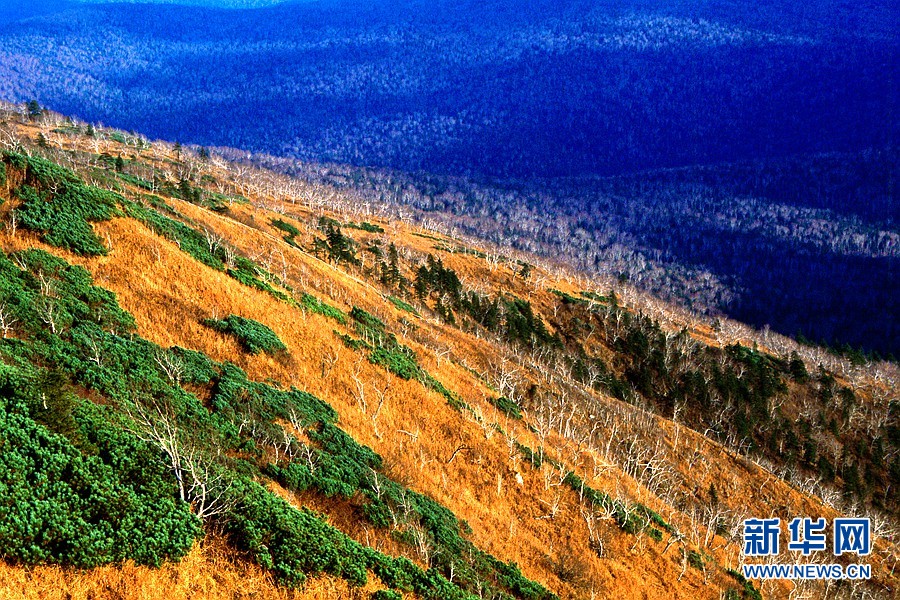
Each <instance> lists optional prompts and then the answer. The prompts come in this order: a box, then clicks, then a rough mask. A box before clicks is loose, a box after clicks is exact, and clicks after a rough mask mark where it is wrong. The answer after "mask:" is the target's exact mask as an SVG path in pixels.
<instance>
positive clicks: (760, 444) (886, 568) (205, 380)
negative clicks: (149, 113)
mask: <svg viewBox="0 0 900 600" xmlns="http://www.w3.org/2000/svg"><path fill="white" fill-rule="evenodd" d="M0 119H2V124H0V146H2V161H0V164H2V165H3V167H2V169H0V175H2V178H0V196H2V199H3V203H2V206H0V219H2V222H3V230H2V232H0V244H2V251H3V253H2V256H0V333H2V339H0V390H2V392H0V403H2V406H3V409H2V411H0V431H2V438H0V444H2V450H3V451H2V453H0V464H2V465H3V468H0V484H2V486H3V488H4V489H5V490H7V491H6V492H5V495H6V496H8V498H10V499H11V501H8V502H4V503H3V505H2V506H0V555H2V557H3V562H2V564H0V596H3V597H13V598H19V597H22V598H30V597H35V598H37V597H41V598H55V597H79V598H80V597H84V598H88V597H102V596H104V595H115V596H117V597H125V598H145V597H151V598H152V597H155V598H171V597H182V598H194V597H206V598H220V597H221V598H224V597H236V596H237V597H251V596H253V595H256V596H258V597H284V598H291V597H297V598H375V599H378V600H386V599H396V598H398V597H399V598H441V599H444V598H460V599H463V598H465V599H468V598H498V599H500V598H520V599H527V600H550V599H552V598H599V597H621V598H641V597H656V598H729V599H738V598H746V599H750V598H760V597H765V598H780V597H787V596H788V594H790V593H791V592H792V589H793V588H791V586H790V585H785V584H780V583H763V582H750V581H746V580H744V579H743V578H742V577H741V576H740V575H739V573H738V570H739V565H740V564H741V562H742V560H743V557H742V555H741V550H742V548H741V543H740V540H741V522H742V520H743V519H744V518H748V517H752V516H769V515H775V516H780V517H781V518H782V519H783V520H784V519H790V518H792V517H794V516H810V517H818V516H823V517H827V518H829V519H830V518H834V517H835V516H838V515H848V514H852V515H866V516H870V517H871V518H872V519H873V523H875V534H876V536H877V539H876V542H875V548H874V551H873V553H872V555H871V556H870V557H868V559H867V560H868V561H869V562H870V563H871V564H872V565H873V579H872V580H871V581H869V582H861V583H854V584H851V583H849V582H847V583H840V584H838V583H831V584H828V585H827V586H826V585H824V584H821V583H816V582H803V583H802V584H798V588H797V591H795V593H802V594H807V595H810V596H827V597H834V598H841V597H846V598H850V597H863V596H865V597H884V598H888V597H892V596H893V595H894V594H896V590H897V589H898V585H900V579H898V575H897V573H896V568H897V561H898V558H900V551H898V542H897V535H898V530H897V526H898V525H900V522H898V518H897V515H898V511H900V505H898V502H897V496H896V493H895V492H894V490H895V489H896V488H897V485H898V484H900V436H898V432H900V423H898V419H900V398H898V397H897V392H896V390H897V377H898V371H897V366H896V364H895V363H890V362H874V361H871V360H865V359H863V360H862V361H851V360H850V359H849V358H847V357H841V356H839V355H835V354H833V353H830V352H828V351H826V350H824V349H822V348H819V347H815V346H807V345H802V344H798V343H797V342H796V341H794V340H792V339H790V338H787V337H784V336H781V335H777V334H775V333H772V332H771V331H755V330H752V329H751V328H749V327H746V326H743V325H740V324H738V323H736V322H733V321H730V320H728V319H719V320H716V321H714V320H712V319H707V318H702V317H699V316H697V315H695V314H691V313H689V312H687V311H684V310H682V309H678V308H675V307H674V306H672V305H668V304H665V303H663V302H661V301H659V300H657V299H654V298H653V297H650V296H648V295H646V294H643V293H639V292H637V291H636V290H635V288H633V287H631V286H629V285H628V284H627V283H626V282H622V281H619V280H618V279H615V278H610V279H591V278H588V277H586V276H585V275H583V274H581V273H579V272H577V271H575V270H572V269H568V268H565V267H564V266H562V265H560V264H552V263H547V262H545V261H543V260H541V259H540V258H538V257H535V256H533V255H529V254H525V253H522V252H517V251H514V250H511V249H509V248H506V249H504V248H500V247H497V246H494V245H491V244H488V243H485V242H483V241H479V240H477V239H470V238H462V237H451V236H448V235H446V234H443V233H439V232H437V231H433V230H427V229H424V228H421V227H414V226H411V225H409V224H408V223H405V222H404V221H402V220H398V219H394V220H387V219H380V218H376V217H375V216H373V215H372V214H371V213H369V214H367V212H366V210H365V209H364V207H358V206H354V205H353V204H352V203H350V202H348V201H347V198H346V197H344V196H342V192H341V190H340V189H338V188H333V187H332V188H328V187H318V188H315V189H313V188H310V187H305V184H304V183H303V182H300V181H298V180H292V179H290V178H288V177H286V176H284V175H279V174H275V173H273V172H269V171H264V170H259V169H255V168H251V167H248V166H246V165H240V164H236V163H230V162H228V161H226V160H224V159H223V158H221V157H220V156H219V155H218V154H216V153H215V152H208V151H207V152H199V151H198V149H194V148H185V147H181V146H173V145H170V144H167V143H162V142H154V143H150V142H148V141H147V140H145V139H143V138H141V137H139V136H135V135H132V134H125V133H122V132H119V131H115V130H111V129H106V128H102V127H99V126H88V125H86V124H84V123H80V122H75V121H71V120H67V119H65V118H63V117H60V116H58V115H54V114H43V113H41V114H38V115H29V114H28V113H27V111H23V110H22V109H21V107H17V106H7V107H5V109H4V112H3V113H2V117H0ZM39 142H40V143H39ZM780 558H782V559H784V561H785V562H786V561H788V560H789V553H788V552H785V553H784V555H783V556H782V557H780ZM828 558H829V559H834V557H831V556H829V557H828ZM845 559H846V560H850V557H841V558H838V559H836V560H845Z"/></svg>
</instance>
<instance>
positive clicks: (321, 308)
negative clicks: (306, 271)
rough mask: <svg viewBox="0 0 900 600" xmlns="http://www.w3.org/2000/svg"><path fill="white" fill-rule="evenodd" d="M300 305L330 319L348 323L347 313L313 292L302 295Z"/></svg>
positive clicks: (343, 323)
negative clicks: (322, 299) (320, 298)
mask: <svg viewBox="0 0 900 600" xmlns="http://www.w3.org/2000/svg"><path fill="white" fill-rule="evenodd" d="M300 306H302V307H303V308H305V309H306V310H308V311H310V312H314V313H316V314H319V315H323V316H325V317H328V318H330V319H334V320H335V321H337V322H338V323H340V324H342V325H345V324H346V323H347V315H346V314H344V313H343V312H342V311H340V310H338V309H337V308H335V307H333V306H331V305H330V304H326V303H325V302H322V301H321V300H319V299H318V298H316V297H315V296H313V295H312V294H307V293H305V292H304V294H303V295H302V296H301V297H300Z"/></svg>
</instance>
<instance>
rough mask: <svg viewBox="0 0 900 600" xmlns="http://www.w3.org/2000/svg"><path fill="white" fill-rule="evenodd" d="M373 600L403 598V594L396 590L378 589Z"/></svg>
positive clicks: (401, 599) (373, 595) (398, 599)
mask: <svg viewBox="0 0 900 600" xmlns="http://www.w3.org/2000/svg"><path fill="white" fill-rule="evenodd" d="M372 600H403V596H401V595H400V594H398V593H397V592H395V591H394V590H378V591H377V592H375V593H374V594H372Z"/></svg>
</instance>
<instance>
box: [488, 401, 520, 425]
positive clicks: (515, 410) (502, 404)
mask: <svg viewBox="0 0 900 600" xmlns="http://www.w3.org/2000/svg"><path fill="white" fill-rule="evenodd" d="M488 402H490V403H491V404H493V405H494V406H496V407H497V408H498V409H499V410H501V411H502V412H504V413H506V414H507V415H509V416H510V417H512V418H513V419H519V420H521V419H522V408H521V407H520V406H519V405H518V404H516V403H515V402H513V401H512V400H510V399H509V398H507V397H506V396H499V397H497V398H488Z"/></svg>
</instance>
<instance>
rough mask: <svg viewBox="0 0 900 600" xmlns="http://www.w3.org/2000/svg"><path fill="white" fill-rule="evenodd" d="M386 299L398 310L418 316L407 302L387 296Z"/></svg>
mask: <svg viewBox="0 0 900 600" xmlns="http://www.w3.org/2000/svg"><path fill="white" fill-rule="evenodd" d="M387 299H388V300H389V301H390V303H391V304H393V305H394V306H396V307H397V308H399V309H400V310H405V311H406V312H408V313H412V314H414V315H416V316H419V311H417V310H416V309H415V307H414V306H413V305H412V304H409V303H408V302H404V301H403V300H401V299H400V298H397V297H396V296H388V297H387Z"/></svg>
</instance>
